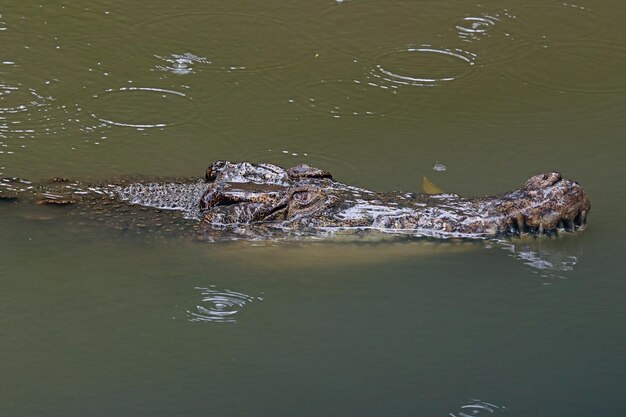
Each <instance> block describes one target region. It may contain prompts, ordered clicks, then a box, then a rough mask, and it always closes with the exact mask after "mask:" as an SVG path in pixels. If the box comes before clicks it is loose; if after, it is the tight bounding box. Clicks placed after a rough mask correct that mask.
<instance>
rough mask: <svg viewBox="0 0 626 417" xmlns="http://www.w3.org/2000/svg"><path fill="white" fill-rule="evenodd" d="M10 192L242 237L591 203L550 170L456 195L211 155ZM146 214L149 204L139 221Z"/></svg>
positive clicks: (551, 223) (443, 233)
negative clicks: (151, 174)
mask: <svg viewBox="0 0 626 417" xmlns="http://www.w3.org/2000/svg"><path fill="white" fill-rule="evenodd" d="M16 199H21V200H24V199H26V200H31V201H34V202H36V203H37V204H44V205H77V206H80V207H83V208H85V207H86V208H93V207H96V208H99V209H100V210H102V211H106V210H107V208H110V207H113V208H115V209H116V210H118V211H119V213H122V214H119V215H118V217H122V216H130V215H132V214H134V213H133V212H128V211H127V210H123V207H122V206H128V205H131V206H135V207H136V206H143V207H151V208H155V209H165V210H167V209H170V210H178V211H182V212H183V216H184V217H185V218H187V219H195V220H200V221H201V222H200V225H202V226H203V227H202V228H200V229H204V231H205V233H213V232H215V231H219V236H224V234H225V233H226V234H227V233H229V232H231V233H233V234H236V235H240V236H241V235H243V236H245V237H249V238H267V237H275V236H279V235H285V236H300V235H328V234H332V233H334V232H338V231H346V230H347V231H349V230H358V231H360V230H371V229H373V230H377V231H382V232H388V233H393V234H406V235H411V236H431V237H442V238H446V237H464V238H485V237H502V236H514V235H518V234H525V233H530V234H556V233H559V232H574V231H577V230H581V229H583V228H584V227H585V225H586V221H587V215H588V213H589V210H590V207H591V206H590V202H589V199H588V198H587V196H586V194H585V192H584V191H583V189H582V187H580V185H578V184H577V183H576V182H573V181H570V180H566V179H563V178H562V177H561V175H560V174H559V173H556V172H551V173H547V174H543V175H537V176H534V177H531V178H530V179H529V180H527V181H526V183H525V184H524V185H523V187H522V188H520V189H518V190H515V191H511V192H508V193H505V194H502V195H499V196H493V197H480V198H464V197H460V196H458V195H454V194H439V195H426V194H415V193H375V192H372V191H368V190H364V189H361V188H357V187H353V186H349V185H345V184H342V183H340V182H337V181H334V180H333V179H332V176H331V174H330V173H329V172H327V171H323V170H321V169H318V168H313V167H310V166H308V165H298V166H296V167H293V168H290V169H288V170H285V169H283V168H280V167H278V166H276V165H272V164H251V163H247V162H242V163H232V162H228V161H217V162H214V163H213V164H211V165H210V166H209V167H208V168H207V171H206V174H205V182H202V181H198V180H191V179H177V180H169V181H168V180H162V179H157V180H142V181H140V182H129V181H121V182H118V183H115V184H113V185H111V184H104V185H100V186H97V185H96V186H94V185H90V186H88V185H84V184H81V183H78V182H68V181H67V180H64V179H62V178H57V179H55V180H53V181H52V182H50V183H48V184H39V185H31V184H30V183H24V182H20V181H19V180H15V179H14V180H10V181H7V180H4V182H0V201H13V200H16ZM120 207H122V208H120ZM109 211H110V210H109ZM159 212H160V213H161V210H159ZM109 217H110V216H109ZM146 217H149V214H148V213H145V214H144V215H143V217H142V221H143V218H146ZM155 217H156V216H155ZM159 217H161V216H159ZM160 222H161V220H159V223H160ZM193 223H194V226H193V230H198V227H197V225H198V222H193ZM268 230H269V231H270V232H268ZM207 231H208V232H207ZM215 233H217V232H215Z"/></svg>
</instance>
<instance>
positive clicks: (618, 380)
mask: <svg viewBox="0 0 626 417" xmlns="http://www.w3.org/2000/svg"><path fill="white" fill-rule="evenodd" d="M625 12H626V9H625V8H624V5H623V4H621V3H619V2H614V1H611V0H598V1H595V2H588V1H585V2H575V3H567V2H566V3H564V2H550V1H548V2H546V1H531V2H525V3H524V4H520V3H519V2H512V1H509V0H505V1H498V2H495V1H487V2H481V3H475V2H461V1H457V0H450V1H444V2H441V1H439V2H434V1H419V2H415V1H405V0H393V1H391V2H390V1H386V2H384V3H383V2H380V1H375V0H352V1H328V0H324V1H312V2H306V3H302V2H300V3H298V4H296V3H293V2H291V3H290V2H281V1H272V2H269V3H268V2H265V3H259V2H251V1H237V2H235V3H224V2H212V1H210V2H201V3H199V2H192V1H179V2H174V3H173V2H165V1H152V2H145V1H135V2H130V3H129V2H113V1H101V2H86V1H75V2H71V4H70V3H63V2H58V1H49V2H32V1H19V2H18V1H14V0H9V1H5V2H4V3H3V6H2V7H0V42H1V43H2V45H3V48H2V52H1V53H0V55H1V56H0V172H1V173H2V174H1V175H2V176H19V177H23V178H29V179H33V180H39V179H43V178H49V177H54V176H64V177H70V178H78V179H94V180H97V179H102V178H111V177H119V176H134V175H146V176H200V175H202V173H203V172H204V169H205V167H206V166H207V165H208V164H209V163H210V162H211V161H213V160H216V159H232V160H250V161H254V162H260V161H264V162H272V163H276V164H280V165H285V166H289V165H294V164H297V163H301V162H305V163H308V164H312V165H316V166H320V167H321V168H324V169H327V170H329V171H331V172H332V173H333V174H334V176H335V177H336V178H337V179H339V180H341V181H342V182H346V183H351V184H355V185H358V186H362V187H366V188H368V189H374V190H384V191H388V190H406V191H419V190H420V186H421V181H422V177H423V176H427V177H428V178H430V179H431V180H432V181H433V182H435V183H436V184H437V185H439V186H440V187H442V188H443V189H445V190H447V191H450V192H456V193H460V194H466V195H479V194H480V195H482V194H495V193H499V192H504V191H507V190H509V189H512V188H515V187H518V186H519V185H520V184H521V183H522V182H523V181H524V180H525V179H526V178H527V177H529V176H531V175H534V174H536V173H539V172H545V171H548V170H559V171H560V172H562V173H563V175H564V176H566V177H571V178H573V179H575V180H577V181H579V182H581V183H582V184H583V185H584V186H585V188H586V189H587V191H588V193H589V195H590V196H591V199H592V203H593V211H592V213H591V216H590V219H589V228H588V230H587V231H585V232H584V233H582V234H580V235H579V236H576V237H571V238H566V239H559V240H555V241H530V242H523V241H522V242H513V243H511V242H508V243H506V244H495V243H491V244H485V243H464V244H460V243H454V242H443V243H442V242H436V241H402V240H394V239H391V240H389V239H383V240H381V239H378V238H372V239H361V240H360V241H357V242H350V241H348V242H245V241H241V242H230V243H213V244H210V243H200V242H195V241H193V240H189V239H186V238H181V237H180V236H168V235H167V234H165V235H163V234H158V233H156V234H155V233H152V232H151V231H150V230H139V229H132V230H127V231H126V232H120V231H117V230H115V229H112V228H109V227H107V226H106V224H98V221H97V220H94V219H93V216H90V217H88V218H85V219H84V220H81V219H80V218H79V219H75V218H73V219H67V218H66V217H64V216H63V215H61V214H59V213H58V212H52V213H51V212H49V211H47V212H46V213H45V214H43V213H42V212H39V211H36V210H35V211H31V210H17V209H16V207H15V206H14V205H11V204H3V205H2V206H0V230H1V231H2V239H0V289H1V292H0V293H1V294H2V296H1V302H0V335H1V336H2V343H1V344H0V372H1V373H2V375H4V376H5V377H4V378H3V380H2V382H1V383H0V392H1V394H0V414H1V415H10V416H35V415H36V416H58V415H65V416H84V415H102V416H120V415H133V416H144V415H145V416H154V415H181V416H200V415H202V416H204V415H207V414H209V415H213V414H220V415H223V416H245V415H261V416H283V415H284V416H320V415H359V416H381V415H389V416H464V415H480V416H483V415H492V414H493V415H499V414H502V415H512V416H566V415H567V416H598V415H613V416H615V415H620V414H623V412H624V411H623V410H624V400H623V393H624V391H625V390H626V370H625V367H624V354H625V353H626V352H624V348H623V346H624V344H625V343H626V334H625V333H624V319H623V317H624V307H625V306H624V301H623V294H624V281H623V276H624V275H625V271H626V263H625V261H624V257H623V256H622V254H623V252H624V250H625V249H626V247H625V245H624V239H623V236H624V234H625V233H626V228H625V227H624V225H623V222H621V221H620V219H621V214H622V208H623V206H624V204H625V203H626V193H625V192H624V189H625V186H626V181H624V177H625V175H626V168H624V164H623V160H624V155H625V153H626V152H625V151H626V147H625V145H624V144H623V140H624V132H625V131H626V124H625V122H624V118H623V114H624V113H625V112H626V102H625V100H624V96H625V93H626V79H625V78H624V76H623V74H624V73H625V70H626V68H625V67H624V65H625V63H626V43H625V42H624V39H626V33H625V31H624V25H623V16H624V13H625ZM442 165H443V166H445V168H446V169H445V170H441V169H439V168H440V167H441V166H442ZM433 167H439V168H438V169H433Z"/></svg>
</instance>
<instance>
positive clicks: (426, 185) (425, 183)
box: [422, 177, 445, 194]
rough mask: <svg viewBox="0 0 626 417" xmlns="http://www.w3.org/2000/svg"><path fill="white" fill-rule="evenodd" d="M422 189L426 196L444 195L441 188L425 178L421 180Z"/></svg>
mask: <svg viewBox="0 0 626 417" xmlns="http://www.w3.org/2000/svg"><path fill="white" fill-rule="evenodd" d="M422 189H423V190H424V192H425V193H426V194H445V193H444V192H443V190H442V189H441V188H439V187H438V186H436V185H435V184H433V182H432V181H431V180H429V179H428V178H426V177H424V179H423V180H422Z"/></svg>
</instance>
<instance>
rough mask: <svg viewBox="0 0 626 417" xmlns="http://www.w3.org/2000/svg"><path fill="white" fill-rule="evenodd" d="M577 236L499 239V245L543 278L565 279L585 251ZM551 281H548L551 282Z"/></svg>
mask: <svg viewBox="0 0 626 417" xmlns="http://www.w3.org/2000/svg"><path fill="white" fill-rule="evenodd" d="M576 237H577V236H561V237H560V238H557V239H549V238H532V237H528V238H524V239H516V240H513V241H508V240H502V241H499V242H498V244H499V246H500V247H501V248H502V249H504V250H505V251H507V252H509V253H510V254H511V256H512V257H514V258H515V259H518V260H520V261H522V262H523V263H524V264H525V265H527V266H529V267H530V268H531V270H532V271H534V272H535V273H537V274H539V275H540V276H541V277H542V278H548V279H554V278H556V279H563V278H566V273H568V272H570V271H572V270H574V267H575V266H576V264H578V262H579V260H580V256H581V255H582V253H583V247H582V244H581V242H580V239H577V238H576ZM549 283H551V282H546V284H549Z"/></svg>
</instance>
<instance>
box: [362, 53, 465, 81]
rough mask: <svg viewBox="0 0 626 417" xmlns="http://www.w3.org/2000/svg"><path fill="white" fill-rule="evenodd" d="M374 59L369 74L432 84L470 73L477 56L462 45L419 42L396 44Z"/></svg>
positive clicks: (382, 77)
mask: <svg viewBox="0 0 626 417" xmlns="http://www.w3.org/2000/svg"><path fill="white" fill-rule="evenodd" d="M374 59H375V61H376V62H377V64H376V65H375V67H374V68H373V69H372V71H371V75H372V76H374V77H376V78H378V79H380V80H383V81H385V82H388V83H391V85H407V86H416V87H434V86H438V85H441V84H444V83H448V82H451V81H456V80H459V79H461V78H463V77H466V76H468V75H470V74H471V73H472V70H473V66H474V65H475V63H476V59H477V57H476V55H475V54H473V53H471V52H468V51H464V50H462V49H448V48H440V47H433V46H430V45H421V46H409V47H403V48H396V49H393V50H391V51H386V52H384V53H383V54H381V55H379V56H377V57H374Z"/></svg>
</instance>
